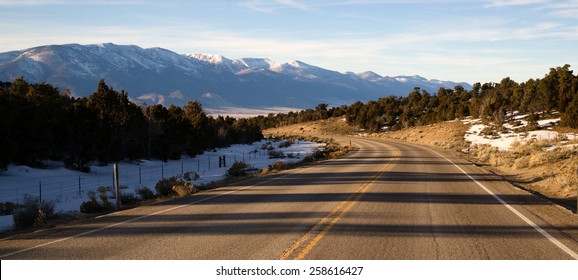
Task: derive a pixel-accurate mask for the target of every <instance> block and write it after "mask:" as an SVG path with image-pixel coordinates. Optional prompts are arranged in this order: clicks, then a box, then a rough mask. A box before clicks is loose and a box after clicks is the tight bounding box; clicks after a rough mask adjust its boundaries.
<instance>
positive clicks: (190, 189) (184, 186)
mask: <svg viewBox="0 0 578 280" xmlns="http://www.w3.org/2000/svg"><path fill="white" fill-rule="evenodd" d="M172 190H173V193H175V194H177V195H178V196H180V197H184V196H188V195H191V194H193V193H195V187H194V186H193V185H192V184H191V183H187V182H180V184H178V185H174V186H173V187H172Z"/></svg>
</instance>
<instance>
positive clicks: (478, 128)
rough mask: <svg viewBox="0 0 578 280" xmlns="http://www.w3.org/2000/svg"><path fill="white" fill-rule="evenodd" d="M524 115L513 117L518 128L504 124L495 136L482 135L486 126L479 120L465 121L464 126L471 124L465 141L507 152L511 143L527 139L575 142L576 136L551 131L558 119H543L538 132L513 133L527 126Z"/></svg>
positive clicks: (577, 137) (558, 121)
mask: <svg viewBox="0 0 578 280" xmlns="http://www.w3.org/2000/svg"><path fill="white" fill-rule="evenodd" d="M524 117H525V115H520V116H515V117H514V119H516V120H519V121H520V123H519V125H518V126H513V125H510V124H504V128H505V131H502V132H499V131H496V133H497V135H493V136H489V135H483V133H482V131H483V130H484V129H485V128H487V127H488V126H487V125H485V124H482V122H481V120H479V119H465V120H463V122H464V123H465V124H471V125H472V126H471V127H470V129H469V130H468V131H467V132H466V135H465V139H466V141H469V142H470V143H471V145H478V144H482V145H483V144H485V145H490V146H493V147H497V148H498V149H500V150H502V151H505V150H508V149H509V148H510V147H511V145H512V143H514V142H515V141H518V142H520V143H523V142H526V141H528V140H529V139H535V140H550V141H554V140H558V139H566V140H576V139H578V135H576V134H572V133H566V134H563V135H560V133H558V132H556V131H553V130H552V127H553V126H556V125H558V124H559V123H560V119H559V118H557V119H545V120H540V121H538V128H539V129H538V130H533V131H525V132H515V131H514V130H515V129H520V128H523V127H525V126H526V125H528V122H527V121H525V120H523V118H524Z"/></svg>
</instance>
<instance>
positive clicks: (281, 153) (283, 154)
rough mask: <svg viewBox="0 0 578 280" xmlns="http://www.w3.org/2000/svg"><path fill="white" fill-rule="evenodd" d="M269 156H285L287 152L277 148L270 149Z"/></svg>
mask: <svg viewBox="0 0 578 280" xmlns="http://www.w3.org/2000/svg"><path fill="white" fill-rule="evenodd" d="M269 158H285V153H283V152H281V151H277V150H270V151H269Z"/></svg>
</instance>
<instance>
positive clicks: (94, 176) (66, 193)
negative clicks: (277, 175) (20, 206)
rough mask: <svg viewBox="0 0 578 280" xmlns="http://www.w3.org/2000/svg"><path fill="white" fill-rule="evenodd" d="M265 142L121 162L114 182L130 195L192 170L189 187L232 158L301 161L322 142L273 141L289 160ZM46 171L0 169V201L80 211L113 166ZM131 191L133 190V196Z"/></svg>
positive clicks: (7, 221)
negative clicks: (35, 200)
mask: <svg viewBox="0 0 578 280" xmlns="http://www.w3.org/2000/svg"><path fill="white" fill-rule="evenodd" d="M266 142H267V141H266V140H263V141H260V142H255V143H253V144H251V145H233V146H231V147H229V148H223V149H217V150H212V151H208V152H205V153H204V154H202V155H199V156H196V157H195V158H190V157H184V158H183V159H181V160H173V161H168V162H162V161H148V160H144V161H140V162H134V163H130V162H120V163H119V164H118V169H119V184H120V186H121V187H123V186H124V187H123V189H122V190H121V192H122V193H125V194H128V193H133V194H134V193H135V189H137V188H139V187H143V186H146V187H148V188H150V189H151V190H153V191H154V187H155V184H156V183H157V182H158V181H159V180H160V179H162V178H170V177H172V176H181V175H182V174H183V173H186V172H196V173H197V174H198V175H199V179H198V180H195V181H193V182H192V183H193V184H194V185H201V184H206V183H210V182H215V181H220V180H223V179H224V178H225V176H226V175H225V174H226V172H227V170H228V168H229V167H231V165H232V164H233V163H234V162H235V161H245V162H246V163H248V164H250V165H252V166H254V167H255V168H258V169H263V168H266V167H267V166H268V165H269V164H272V163H274V162H276V161H278V160H281V161H283V162H297V161H301V160H302V159H303V158H304V157H305V156H307V155H310V154H311V153H312V152H313V151H314V150H315V149H316V148H318V147H319V146H322V145H324V144H319V143H312V142H306V141H296V142H295V143H294V144H293V145H291V146H289V147H287V148H279V143H280V142H272V145H273V146H274V147H275V149H276V150H278V151H282V152H283V153H285V154H286V155H287V154H292V155H293V158H289V157H286V158H283V159H270V158H269V156H268V153H267V151H266V150H262V149H261V146H262V145H263V144H264V143H266ZM221 156H225V158H226V163H227V167H224V166H223V167H221V168H219V157H221ZM48 164H49V168H47V169H36V168H30V167H28V166H15V165H10V166H9V167H8V170H7V171H5V172H0V202H7V201H10V202H14V203H22V202H23V200H24V196H25V195H30V196H33V197H41V198H42V200H44V201H54V202H55V211H56V212H68V211H79V209H80V204H81V203H82V202H83V201H87V200H88V196H87V192H88V191H96V190H97V189H98V188H99V187H100V186H107V187H109V186H112V185H113V165H107V166H96V165H95V166H91V172H90V173H82V172H78V171H73V170H69V169H66V168H64V166H63V165H62V164H60V163H55V162H51V163H48ZM135 195H136V194H135ZM12 225H13V218H12V215H5V216H0V231H2V230H8V229H10V228H12Z"/></svg>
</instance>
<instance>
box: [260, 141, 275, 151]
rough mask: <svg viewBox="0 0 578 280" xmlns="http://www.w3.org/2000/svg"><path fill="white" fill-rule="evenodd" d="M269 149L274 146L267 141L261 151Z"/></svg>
mask: <svg viewBox="0 0 578 280" xmlns="http://www.w3.org/2000/svg"><path fill="white" fill-rule="evenodd" d="M269 147H273V146H272V144H271V142H269V141H267V142H265V143H264V144H262V145H261V150H267V149H269Z"/></svg>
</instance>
